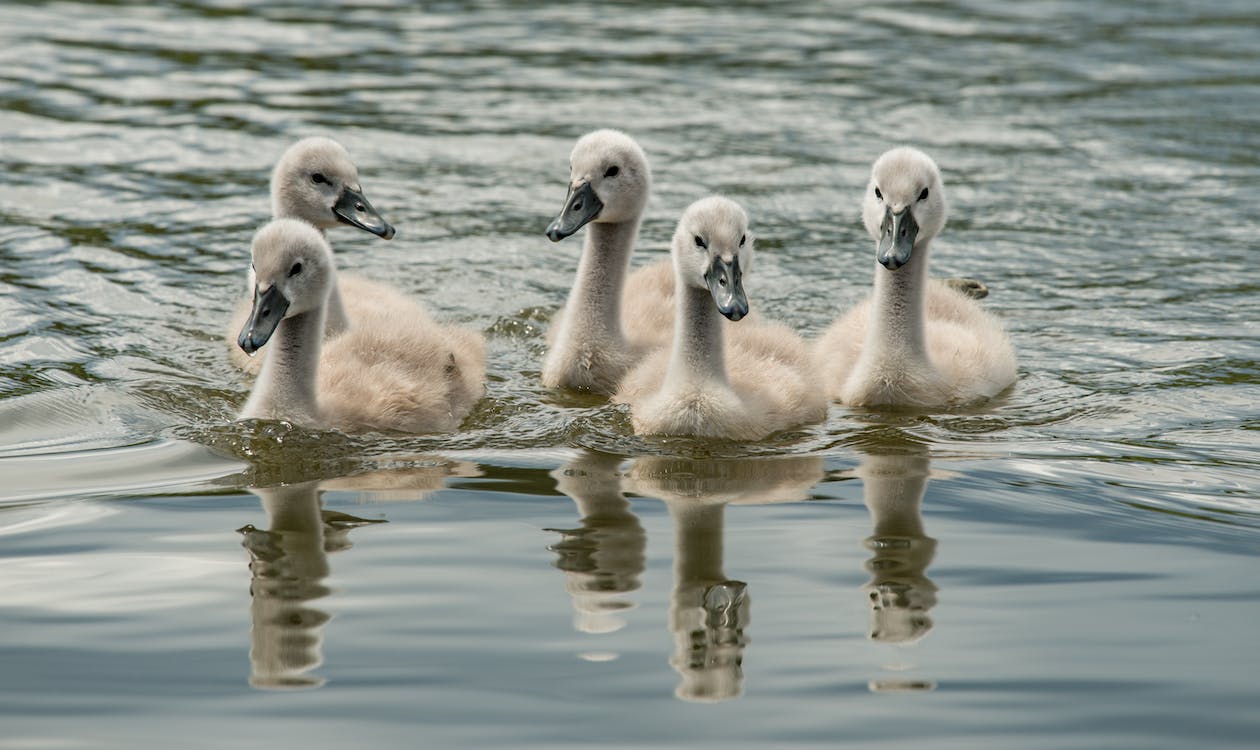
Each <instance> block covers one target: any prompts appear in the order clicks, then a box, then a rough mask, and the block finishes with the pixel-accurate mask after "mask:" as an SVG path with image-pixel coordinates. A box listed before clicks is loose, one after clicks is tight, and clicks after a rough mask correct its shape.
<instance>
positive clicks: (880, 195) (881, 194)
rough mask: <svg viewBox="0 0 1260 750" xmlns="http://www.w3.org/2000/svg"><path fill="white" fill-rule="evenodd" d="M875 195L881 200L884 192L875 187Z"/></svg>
mask: <svg viewBox="0 0 1260 750" xmlns="http://www.w3.org/2000/svg"><path fill="white" fill-rule="evenodd" d="M875 197H876V198H878V199H879V200H881V201H882V200H883V199H884V194H883V193H881V192H879V188H875Z"/></svg>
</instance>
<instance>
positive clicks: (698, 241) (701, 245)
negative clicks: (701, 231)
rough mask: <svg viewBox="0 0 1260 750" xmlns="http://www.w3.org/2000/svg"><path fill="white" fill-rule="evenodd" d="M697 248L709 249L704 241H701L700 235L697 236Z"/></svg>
mask: <svg viewBox="0 0 1260 750" xmlns="http://www.w3.org/2000/svg"><path fill="white" fill-rule="evenodd" d="M696 247H704V248H707V247H708V245H706V244H704V240H702V239H700V235H698V234H697V235H696Z"/></svg>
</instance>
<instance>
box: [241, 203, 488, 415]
mask: <svg viewBox="0 0 1260 750" xmlns="http://www.w3.org/2000/svg"><path fill="white" fill-rule="evenodd" d="M252 256H253V266H254V270H255V277H256V283H255V289H254V298H253V305H252V307H251V310H250V314H249V318H248V320H247V321H246V322H245V325H244V326H243V327H242V329H241V332H240V335H239V336H238V338H237V343H238V345H239V346H240V348H241V349H242V350H243V351H245V352H246V353H247V354H253V353H255V352H257V351H259V350H260V349H262V348H263V347H264V346H266V347H267V351H266V352H265V357H264V360H263V365H262V370H261V371H260V373H259V376H258V380H257V382H256V383H255V385H254V389H253V391H252V392H251V394H250V396H249V399H248V401H246V403H245V406H244V408H243V409H242V410H241V413H240V418H242V419H282V420H286V421H290V422H293V423H295V424H300V425H303V426H306V427H313V428H330V429H338V430H344V431H361V430H394V431H401V432H413V433H422V432H446V431H450V430H454V429H455V428H457V427H458V426H459V424H460V422H462V421H463V419H464V417H466V416H467V415H468V413H469V412H470V411H471V409H472V407H473V405H474V404H475V403H476V402H477V400H478V399H480V398H481V396H482V394H483V393H484V389H485V342H484V340H483V339H482V338H481V336H480V335H479V334H476V333H473V332H471V331H465V330H463V329H459V328H456V327H453V326H443V325H439V324H437V323H435V322H434V321H433V320H432V319H431V318H430V317H429V314H428V312H427V311H426V310H425V309H424V308H423V307H422V306H420V305H419V304H417V303H415V302H413V301H412V300H410V299H409V298H408V297H406V296H404V295H403V294H401V293H400V292H397V291H396V290H394V289H392V288H390V287H386V286H384V285H379V286H380V289H381V291H382V294H381V295H380V296H379V297H378V298H377V300H376V307H375V308H373V309H371V310H365V312H364V314H363V315H361V316H358V317H356V319H355V321H354V322H353V324H352V325H351V327H350V328H348V329H347V330H346V331H345V332H343V333H342V334H341V335H339V336H336V337H334V338H332V339H329V340H327V341H325V340H324V317H325V315H326V307H327V301H328V295H329V292H330V290H331V289H332V288H333V287H334V286H335V284H336V269H335V267H334V262H333V256H332V248H331V247H330V246H329V245H328V241H327V240H326V239H325V238H324V236H323V235H322V234H321V233H320V232H319V231H318V230H316V229H315V228H314V227H312V226H311V225H310V224H307V223H305V222H302V221H298V220H296V219H276V220H273V221H272V222H271V223H269V224H267V225H266V226H264V227H263V228H262V229H260V230H259V231H258V232H257V234H255V236H254V241H253V247H252Z"/></svg>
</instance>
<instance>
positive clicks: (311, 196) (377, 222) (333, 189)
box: [271, 137, 394, 240]
mask: <svg viewBox="0 0 1260 750" xmlns="http://www.w3.org/2000/svg"><path fill="white" fill-rule="evenodd" d="M271 215H272V216H275V217H283V218H292V219H301V220H302V221H306V222H309V223H310V224H312V225H313V226H316V227H319V228H320V229H329V228H331V227H335V226H337V225H338V224H349V225H350V226H352V227H358V228H359V229H362V230H363V231H365V232H371V233H372V234H375V235H376V236H378V237H384V238H385V239H387V240H388V239H390V238H392V237H393V236H394V227H392V226H391V225H390V224H389V222H387V221H385V219H383V218H381V215H380V214H379V213H377V212H376V209H375V208H372V204H371V203H369V202H368V199H367V198H366V197H365V196H364V195H363V187H362V186H361V185H360V184H359V170H358V168H357V167H355V166H354V162H353V161H351V160H350V154H349V152H347V151H346V149H345V148H344V147H343V146H342V145H341V144H340V143H337V142H336V141H334V140H332V139H331V138H318V137H317V138H304V139H302V140H300V141H298V142H297V143H295V144H293V145H292V146H290V147H289V150H288V151H285V152H284V155H283V156H281V157H280V161H278V162H276V167H275V169H273V170H272V171H271Z"/></svg>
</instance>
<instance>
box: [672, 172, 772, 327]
mask: <svg viewBox="0 0 1260 750" xmlns="http://www.w3.org/2000/svg"><path fill="white" fill-rule="evenodd" d="M752 254H753V238H752V237H751V236H750V235H749V233H748V214H746V213H744V209H743V208H742V207H740V205H739V204H738V203H736V202H735V201H733V200H730V199H729V198H722V197H719V196H713V197H709V198H701V199H700V200H698V201H696V202H695V203H692V204H691V205H690V206H688V207H687V210H686V211H684V212H683V215H682V218H681V219H679V221H678V229H677V230H675V232H674V242H673V256H674V270H675V271H676V273H677V275H678V281H679V283H680V284H686V285H687V286H690V287H693V288H696V289H707V290H709V293H710V294H712V295H713V301H714V302H716V303H717V308H718V311H719V312H721V313H722V314H723V315H725V316H726V317H728V318H730V319H731V320H739V319H740V318H742V317H744V316H745V315H747V314H748V297H747V296H746V295H745V294H744V283H743V275H744V272H745V271H747V270H748V267H749V266H750V265H751V264H752Z"/></svg>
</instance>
